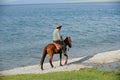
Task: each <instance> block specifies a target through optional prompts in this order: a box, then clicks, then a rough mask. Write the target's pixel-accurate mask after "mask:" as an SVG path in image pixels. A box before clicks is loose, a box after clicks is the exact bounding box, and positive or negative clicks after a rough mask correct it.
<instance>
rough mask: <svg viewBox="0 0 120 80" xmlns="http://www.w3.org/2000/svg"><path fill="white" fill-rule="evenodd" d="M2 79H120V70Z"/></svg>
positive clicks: (58, 73) (25, 75)
mask: <svg viewBox="0 0 120 80" xmlns="http://www.w3.org/2000/svg"><path fill="white" fill-rule="evenodd" d="M0 80H120V71H118V72H114V71H98V70H96V69H83V70H80V71H65V72H52V73H46V74H21V75H13V76H0Z"/></svg>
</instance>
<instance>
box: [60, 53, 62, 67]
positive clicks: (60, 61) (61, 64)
mask: <svg viewBox="0 0 120 80" xmlns="http://www.w3.org/2000/svg"><path fill="white" fill-rule="evenodd" d="M60 66H62V53H60Z"/></svg>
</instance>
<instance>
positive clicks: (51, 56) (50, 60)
mask: <svg viewBox="0 0 120 80" xmlns="http://www.w3.org/2000/svg"><path fill="white" fill-rule="evenodd" d="M49 56H50V59H49V62H50V65H51V67H52V68H53V67H54V66H53V64H52V59H53V54H49Z"/></svg>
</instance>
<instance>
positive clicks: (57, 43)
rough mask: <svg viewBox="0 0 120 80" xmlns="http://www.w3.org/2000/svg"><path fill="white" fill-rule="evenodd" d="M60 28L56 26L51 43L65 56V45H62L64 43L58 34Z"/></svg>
mask: <svg viewBox="0 0 120 80" xmlns="http://www.w3.org/2000/svg"><path fill="white" fill-rule="evenodd" d="M61 28H62V26H61V25H57V26H56V29H55V30H54V32H53V43H54V45H55V46H56V48H57V50H58V51H60V50H61V51H62V53H64V54H66V51H65V47H64V46H65V45H64V41H63V39H62V36H61V34H60V30H61Z"/></svg>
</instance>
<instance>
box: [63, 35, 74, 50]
mask: <svg viewBox="0 0 120 80" xmlns="http://www.w3.org/2000/svg"><path fill="white" fill-rule="evenodd" d="M64 42H65V44H66V45H68V46H69V48H71V47H72V40H71V38H70V37H66V38H65V40H64Z"/></svg>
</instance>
